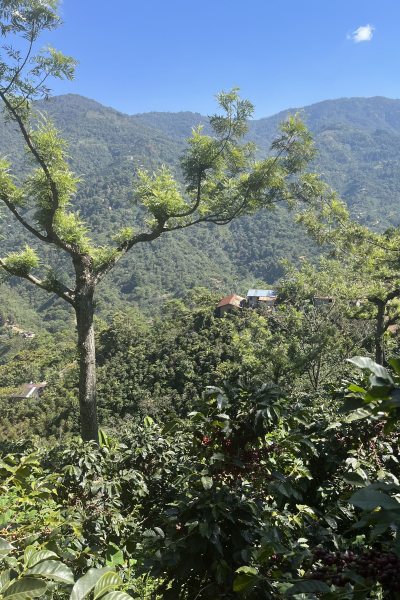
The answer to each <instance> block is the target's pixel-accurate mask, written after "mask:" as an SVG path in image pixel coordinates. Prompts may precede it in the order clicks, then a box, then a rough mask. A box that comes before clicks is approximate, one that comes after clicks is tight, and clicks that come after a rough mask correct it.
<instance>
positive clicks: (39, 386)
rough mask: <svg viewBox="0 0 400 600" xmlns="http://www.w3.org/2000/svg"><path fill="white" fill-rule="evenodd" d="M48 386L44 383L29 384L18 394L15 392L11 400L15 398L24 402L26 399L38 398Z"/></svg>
mask: <svg viewBox="0 0 400 600" xmlns="http://www.w3.org/2000/svg"><path fill="white" fill-rule="evenodd" d="M46 386H47V383H46V382H44V383H27V384H25V385H23V386H21V388H20V389H19V390H18V392H15V394H12V396H11V398H14V399H15V400H23V399H26V398H37V397H38V396H39V395H40V394H41V392H42V391H43V389H44V388H45V387H46Z"/></svg>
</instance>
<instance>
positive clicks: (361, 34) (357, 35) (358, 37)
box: [347, 25, 375, 44]
mask: <svg viewBox="0 0 400 600" xmlns="http://www.w3.org/2000/svg"><path fill="white" fill-rule="evenodd" d="M374 29H375V27H373V25H365V26H364V27H359V28H358V29H356V30H355V31H352V32H351V33H348V34H347V39H348V40H353V42H355V43H356V44H357V43H358V42H369V40H371V39H372V32H373V30H374Z"/></svg>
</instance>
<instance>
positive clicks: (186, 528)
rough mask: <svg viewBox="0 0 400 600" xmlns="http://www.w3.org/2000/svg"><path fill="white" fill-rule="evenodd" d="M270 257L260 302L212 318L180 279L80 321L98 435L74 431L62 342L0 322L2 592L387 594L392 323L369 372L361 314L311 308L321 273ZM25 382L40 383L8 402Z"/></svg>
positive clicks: (211, 305)
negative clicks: (382, 354)
mask: <svg viewBox="0 0 400 600" xmlns="http://www.w3.org/2000/svg"><path fill="white" fill-rule="evenodd" d="M286 268H287V270H288V276H287V278H285V279H283V280H282V282H281V284H280V285H279V286H278V289H279V296H278V304H277V306H276V308H275V310H273V311H271V310H268V309H258V310H251V309H244V310H243V311H240V310H237V311H236V312H234V313H232V314H226V315H225V316H224V317H223V318H220V317H218V316H216V311H215V308H216V305H217V303H218V301H219V299H220V296H215V295H213V294H212V293H210V292H208V291H207V290H205V289H202V288H197V289H194V290H193V291H192V292H191V293H189V294H188V295H186V296H185V297H183V298H182V299H181V301H177V300H174V301H171V302H169V303H168V304H167V305H166V307H165V309H164V313H163V315H162V317H160V318H157V319H154V320H152V321H149V320H148V319H147V318H145V317H143V315H142V314H141V313H140V312H138V311H137V310H134V309H131V310H130V311H129V310H128V311H124V312H117V313H115V315H114V318H113V320H112V323H111V324H110V325H107V324H106V323H105V322H102V321H100V320H98V321H97V322H96V336H97V343H98V346H99V352H98V365H97V375H98V382H99V385H98V387H99V420H100V426H101V427H102V430H101V432H100V445H99V446H97V445H96V444H94V443H83V442H82V441H81V440H80V438H79V435H78V434H79V425H80V424H79V419H78V404H77V399H76V397H77V394H76V390H77V363H76V343H75V338H74V334H72V333H71V334H70V333H69V332H67V333H59V334H53V335H51V334H48V333H43V334H42V335H38V336H37V337H35V339H33V340H24V339H23V338H22V337H21V335H20V334H18V333H14V332H12V330H10V328H7V327H4V328H3V330H2V331H3V332H5V333H3V336H6V337H3V338H2V342H1V344H2V357H1V361H2V366H1V367H0V383H1V386H2V400H1V402H2V405H1V417H2V418H1V439H2V442H1V445H0V477H1V498H0V504H1V507H0V510H1V511H2V512H1V516H0V538H1V539H0V560H1V567H0V570H1V572H2V575H1V576H0V585H2V586H3V590H2V594H3V595H4V597H7V596H14V594H23V597H24V598H25V597H31V598H35V597H39V596H43V598H45V597H46V598H48V597H51V596H53V597H54V598H56V599H57V598H64V597H65V598H66V597H69V596H70V597H71V600H72V599H73V600H83V598H85V597H91V598H93V600H95V599H96V598H99V599H100V598H104V600H106V598H107V600H125V599H126V600H127V596H131V597H137V598H167V599H168V598H171V599H175V598H176V599H178V598H192V599H194V598H240V597H248V598H251V599H253V598H254V599H256V598H268V599H271V598H277V597H288V598H296V599H298V600H300V599H302V598H310V599H311V598H316V595H317V597H322V598H324V600H331V599H333V598H349V599H351V600H352V599H354V600H360V599H363V598H366V597H370V596H371V595H372V596H374V597H375V596H376V597H382V596H389V597H392V596H396V595H397V594H398V593H399V590H400V579H398V574H399V566H400V565H399V559H398V556H397V553H398V548H399V545H398V540H397V537H396V535H397V534H396V531H397V527H396V524H397V522H398V520H400V508H399V506H400V505H399V503H398V501H397V499H396V495H397V494H400V485H399V476H400V471H399V462H398V460H399V459H398V455H399V450H398V441H399V426H398V402H399V400H398V396H399V389H400V376H399V375H400V359H398V358H397V356H398V353H399V348H398V340H397V337H396V334H391V333H389V332H387V334H385V341H384V344H385V349H386V359H387V361H388V366H387V370H386V368H384V367H382V366H381V365H378V364H376V363H374V361H373V360H372V358H369V356H374V351H375V347H374V343H375V318H374V317H375V315H374V313H373V312H371V310H370V311H368V310H367V307H366V306H365V305H364V306H363V309H362V311H361V312H360V309H359V308H358V307H355V306H354V303H353V302H352V301H351V298H350V297H343V298H342V299H341V298H339V297H338V298H337V299H336V301H335V302H334V303H327V304H325V305H321V306H314V302H313V298H314V295H315V288H314V287H313V285H312V284H314V285H318V286H319V287H321V285H322V280H321V276H320V277H319V279H318V276H317V271H316V270H314V268H313V267H310V266H309V265H308V264H305V265H304V267H303V269H302V271H296V270H293V269H292V270H290V269H289V268H288V267H286ZM312 273H314V279H313V277H312V276H311V274H312ZM323 276H324V277H325V278H326V277H327V273H326V271H325V273H324V274H323ZM305 282H306V283H307V285H306V283H305ZM391 310H394V309H393V307H392V309H391ZM357 311H358V312H357ZM357 354H358V355H364V358H360V357H358V358H352V359H351V360H350V361H349V360H347V359H349V358H351V357H353V356H354V355H357ZM27 380H33V381H43V380H46V381H47V382H48V387H47V388H46V389H45V390H44V392H43V394H42V395H41V396H40V397H36V398H32V399H29V398H28V399H25V400H24V399H18V400H15V399H11V400H10V395H11V393H12V392H13V391H14V390H16V389H18V386H19V385H21V384H23V383H26V381H27ZM10 440H14V441H10ZM379 507H380V508H379ZM107 596H108V597H107ZM21 598H22V596H21ZM14 600H19V596H18V598H17V597H16V596H15V598H14Z"/></svg>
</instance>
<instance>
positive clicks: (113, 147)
mask: <svg viewBox="0 0 400 600" xmlns="http://www.w3.org/2000/svg"><path fill="white" fill-rule="evenodd" d="M38 109H39V110H40V111H42V112H43V111H46V113H47V115H48V116H52V117H54V120H55V122H56V123H57V126H58V127H59V129H60V130H61V132H62V135H63V136H64V137H65V139H66V140H67V141H68V144H69V154H70V157H71V166H72V168H73V170H74V171H75V172H77V173H78V174H80V175H81V176H82V183H81V184H80V187H79V193H78V194H77V197H76V199H75V201H76V206H77V207H78V208H79V210H80V211H81V213H82V214H83V215H84V217H85V219H86V221H87V223H88V225H89V226H91V227H92V230H93V236H94V237H95V238H96V239H97V240H98V241H99V243H102V244H105V243H107V241H108V240H109V237H110V235H111V234H113V233H114V232H115V231H116V230H117V229H118V228H119V227H120V226H122V225H125V226H126V225H127V224H128V223H132V224H135V223H136V224H138V223H140V222H141V220H142V216H143V214H142V211H141V210H140V208H138V207H134V206H132V205H131V204H130V203H129V198H130V195H131V193H132V189H133V187H134V181H135V177H136V173H137V169H138V168H139V167H141V166H143V167H144V168H146V169H150V170H151V169H155V168H157V167H158V166H160V165H161V164H163V163H165V164H166V165H168V166H170V167H171V169H172V170H173V171H174V172H175V173H176V174H177V176H179V169H178V164H179V155H180V153H181V152H182V150H183V148H184V139H185V138H187V137H189V136H190V133H191V128H192V127H194V126H197V125H199V124H200V123H202V124H203V125H204V131H205V132H206V133H209V125H208V119H207V117H206V116H204V115H200V114H198V113H191V112H180V113H167V112H166V113H160V112H150V113H143V114H137V115H131V116H129V115H124V114H122V113H120V112H118V111H116V110H114V109H112V108H106V107H104V106H102V105H101V104H99V103H98V102H95V101H94V100H90V99H88V98H84V97H82V96H78V95H73V94H67V95H64V96H57V97H55V98H54V99H53V101H52V102H51V103H44V102H40V103H38ZM297 110H298V109H296V108H294V109H288V110H285V111H282V112H280V113H278V114H276V115H273V116H271V117H267V118H264V119H258V120H254V121H251V122H250V127H249V136H248V137H249V139H251V140H254V141H255V142H256V143H257V145H258V146H259V148H260V150H259V154H260V155H263V154H264V153H265V152H266V151H267V149H268V147H269V144H270V143H271V140H272V139H273V138H274V136H275V135H276V127H277V125H278V123H279V121H281V120H282V119H284V118H285V117H286V115H287V113H288V111H289V112H296V111H297ZM303 110H304V113H305V114H306V115H308V118H307V124H308V126H309V128H310V129H311V131H312V132H313V134H314V139H315V144H316V146H317V148H318V149H319V156H318V160H317V161H316V164H315V168H317V169H318V170H319V171H320V172H321V173H322V177H323V179H324V180H325V181H326V182H327V183H328V184H329V185H331V186H332V187H333V188H335V189H337V190H338V192H339V193H340V195H341V196H342V198H343V199H345V200H346V202H347V203H348V204H349V206H350V208H351V210H352V213H353V215H354V218H358V219H359V220H360V221H361V222H365V223H366V224H368V225H369V226H370V227H371V228H374V229H379V230H381V229H384V228H386V227H388V226H390V225H395V226H397V225H398V222H399V215H398V209H397V204H398V201H399V199H400V100H392V99H388V98H382V97H375V98H343V99H338V100H326V101H323V102H319V103H316V104H313V105H311V106H306V107H304V109H303ZM4 155H6V156H7V157H8V159H9V160H10V161H11V162H12V164H13V172H14V174H15V175H16V176H17V177H23V174H24V172H25V169H26V167H25V157H24V152H23V146H22V142H21V140H20V137H19V136H18V132H16V131H15V128H14V127H12V126H10V125H7V126H6V125H4V123H3V122H0V156H4ZM293 219H294V218H293V216H292V215H289V214H288V213H286V212H285V210H284V209H279V210H277V211H276V212H275V213H274V214H271V213H267V212H263V213H259V214H257V215H254V216H253V217H245V218H241V219H238V220H237V221H234V222H233V223H232V224H231V225H230V226H228V227H224V228H217V227H198V228H191V229H189V230H186V231H185V232H179V233H178V234H175V235H171V234H168V235H165V236H164V237H163V238H161V239H159V240H157V241H155V242H153V243H152V244H146V245H144V246H141V247H137V248H136V249H134V251H133V252H132V253H131V254H130V255H129V256H128V257H126V258H125V260H124V261H123V262H122V264H121V265H120V266H119V267H118V269H117V270H116V271H115V272H113V273H112V274H111V276H109V279H108V280H106V281H105V282H104V284H103V286H102V287H101V288H100V290H99V296H98V300H99V308H98V311H99V314H100V315H101V316H103V317H108V316H109V315H110V313H111V312H112V311H113V310H114V309H115V308H118V307H119V308H123V307H124V306H126V305H127V304H129V305H137V306H139V307H140V308H141V309H142V310H144V311H145V312H148V313H149V314H155V313H157V312H158V311H159V310H160V309H161V308H162V306H163V304H164V302H165V301H166V300H167V299H170V298H173V297H180V296H182V295H183V294H184V293H185V291H187V290H188V289H190V288H191V287H193V286H195V285H201V286H205V287H208V288H210V289H214V290H215V289H216V290H218V291H219V292H220V293H221V295H223V294H224V293H225V292H226V293H228V292H239V293H240V292H244V291H245V288H246V286H253V285H256V284H258V283H259V282H261V281H264V282H265V283H266V284H268V285H272V284H273V283H274V281H275V280H276V279H277V278H278V277H279V276H280V273H281V270H280V266H279V260H280V259H281V258H282V257H286V258H288V259H289V260H291V261H293V262H297V261H298V260H299V257H300V256H309V257H313V256H315V255H316V254H318V253H319V252H320V250H317V249H316V248H315V247H314V246H313V244H312V243H311V242H310V241H309V240H308V239H307V238H306V236H305V235H304V233H303V232H302V231H301V230H300V229H299V228H298V227H297V226H295V225H294V220H293ZM0 225H1V233H2V234H3V235H4V237H5V240H4V241H3V242H2V244H1V245H2V247H3V254H4V253H6V252H9V251H11V250H14V249H15V248H16V247H18V246H19V245H21V244H22V243H24V242H30V243H31V244H33V245H34V246H35V247H37V243H36V240H33V241H32V240H29V239H28V237H27V236H26V234H25V233H24V232H22V231H21V230H20V229H19V227H18V225H16V224H15V223H14V222H13V221H12V220H11V219H10V218H9V217H7V218H5V219H3V220H2V222H1V224H0ZM43 263H44V264H50V263H51V264H53V263H55V264H56V266H57V268H59V269H61V271H62V273H63V277H64V278H65V279H68V277H69V276H70V271H69V267H68V264H66V263H65V262H64V261H63V259H62V258H61V257H60V256H59V254H58V252H57V251H55V250H54V249H51V248H50V249H48V248H46V249H45V251H44V253H43ZM27 299H29V303H28V300H27ZM1 300H2V301H3V304H4V303H8V304H9V305H11V306H13V307H14V308H12V309H11V308H10V309H9V310H14V312H16V318H18V319H20V320H21V319H25V321H26V323H25V324H26V326H28V325H29V324H30V323H32V322H34V323H36V326H39V325H45V326H46V327H47V328H48V329H50V330H53V331H54V330H57V329H63V328H65V327H73V321H72V315H71V316H70V317H68V318H66V315H67V312H68V309H67V308H66V307H64V306H62V304H61V302H60V301H58V300H57V299H56V298H53V297H48V296H46V294H45V293H41V292H40V291H39V292H38V291H36V290H32V289H31V287H28V285H27V284H25V283H23V282H22V283H21V282H18V281H12V282H11V286H9V287H7V288H5V287H4V286H3V288H2V290H1V292H0V301H1ZM18 311H19V313H18Z"/></svg>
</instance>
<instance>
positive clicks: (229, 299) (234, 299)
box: [217, 294, 244, 308]
mask: <svg viewBox="0 0 400 600" xmlns="http://www.w3.org/2000/svg"><path fill="white" fill-rule="evenodd" d="M242 300H244V298H242V297H241V296H237V295H236V294H232V296H226V298H222V300H221V302H220V303H219V304H218V306H217V308H220V307H221V306H226V305H227V304H231V305H232V306H240V303H241V301H242Z"/></svg>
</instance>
